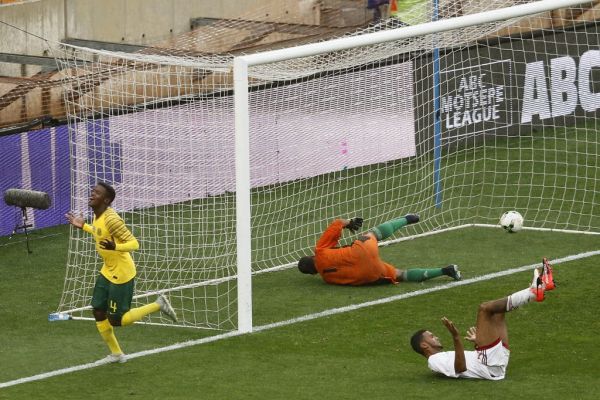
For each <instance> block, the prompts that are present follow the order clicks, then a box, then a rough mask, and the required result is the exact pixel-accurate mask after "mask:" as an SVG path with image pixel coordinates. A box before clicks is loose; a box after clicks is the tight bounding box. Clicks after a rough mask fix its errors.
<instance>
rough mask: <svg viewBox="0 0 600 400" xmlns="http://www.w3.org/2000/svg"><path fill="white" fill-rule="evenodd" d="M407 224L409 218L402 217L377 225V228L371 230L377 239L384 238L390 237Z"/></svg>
mask: <svg viewBox="0 0 600 400" xmlns="http://www.w3.org/2000/svg"><path fill="white" fill-rule="evenodd" d="M406 225H408V220H407V219H406V218H405V217H402V218H398V219H393V220H391V221H388V222H384V223H383V224H381V225H377V226H376V227H375V228H372V229H371V232H373V233H374V234H375V237H377V240H383V239H387V238H389V237H390V236H392V235H393V234H394V232H396V231H397V230H398V229H400V228H402V227H403V226H406Z"/></svg>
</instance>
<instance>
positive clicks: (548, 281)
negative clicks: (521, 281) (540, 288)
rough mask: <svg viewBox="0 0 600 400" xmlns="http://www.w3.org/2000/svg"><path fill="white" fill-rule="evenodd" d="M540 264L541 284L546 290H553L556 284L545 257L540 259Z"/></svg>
mask: <svg viewBox="0 0 600 400" xmlns="http://www.w3.org/2000/svg"><path fill="white" fill-rule="evenodd" d="M542 264H543V266H542V282H543V283H544V286H545V287H546V290H554V288H555V287H556V284H555V283H554V278H553V277H552V266H551V265H550V263H549V262H548V259H547V258H546V257H544V258H543V259H542Z"/></svg>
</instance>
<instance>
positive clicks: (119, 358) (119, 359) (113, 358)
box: [96, 353, 127, 364]
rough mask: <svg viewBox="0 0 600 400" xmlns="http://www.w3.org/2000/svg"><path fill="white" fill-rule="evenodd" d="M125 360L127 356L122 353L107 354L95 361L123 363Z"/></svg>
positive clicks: (98, 362)
mask: <svg viewBox="0 0 600 400" xmlns="http://www.w3.org/2000/svg"><path fill="white" fill-rule="evenodd" d="M125 362H127V357H126V356H125V354H123V353H117V354H109V355H107V356H106V357H104V358H102V359H100V360H98V361H96V363H97V364H114V363H119V364H123V363H125Z"/></svg>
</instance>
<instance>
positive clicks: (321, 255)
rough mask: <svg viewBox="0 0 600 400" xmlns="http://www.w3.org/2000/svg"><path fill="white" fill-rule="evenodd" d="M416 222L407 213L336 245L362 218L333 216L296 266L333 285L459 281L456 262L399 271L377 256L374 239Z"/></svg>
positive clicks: (384, 237)
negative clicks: (347, 243)
mask: <svg viewBox="0 0 600 400" xmlns="http://www.w3.org/2000/svg"><path fill="white" fill-rule="evenodd" d="M416 222H419V216H418V215H415V214H409V215H406V216H405V217H402V218H398V219H394V220H391V221H388V222H386V223H383V224H381V225H378V226H376V227H375V228H372V229H371V230H369V231H368V232H366V233H364V234H361V235H359V236H358V238H357V239H356V240H354V242H352V244H351V245H350V246H343V247H338V242H339V240H340V237H341V236H342V230H343V229H348V230H350V231H351V232H352V233H355V232H356V231H357V230H359V229H360V228H361V227H362V223H363V219H362V218H353V219H350V220H345V219H337V220H335V221H333V222H332V223H331V225H329V227H328V228H327V230H325V232H323V235H322V236H321V238H320V239H319V241H318V242H317V245H316V248H315V255H314V256H308V257H302V258H301V259H300V261H299V262H298V269H299V270H300V272H302V273H304V274H313V275H314V274H317V273H318V274H320V275H321V277H322V278H323V280H324V281H325V282H327V283H331V284H337V285H354V286H357V285H367V284H370V283H378V282H391V283H398V282H399V281H409V282H422V281H424V280H427V279H431V278H435V277H438V276H442V275H447V276H449V277H451V278H453V279H455V280H460V279H461V276H460V271H459V270H458V267H457V266H456V265H448V266H447V267H444V268H427V269H420V268H415V269H409V270H406V271H404V270H400V269H397V268H395V267H394V266H393V265H390V264H388V263H386V262H384V261H382V260H381V258H379V247H378V246H377V242H378V241H380V240H383V239H386V238H388V237H390V236H391V235H392V234H393V233H394V232H395V231H397V230H398V229H400V228H402V227H403V226H406V225H408V224H414V223H416Z"/></svg>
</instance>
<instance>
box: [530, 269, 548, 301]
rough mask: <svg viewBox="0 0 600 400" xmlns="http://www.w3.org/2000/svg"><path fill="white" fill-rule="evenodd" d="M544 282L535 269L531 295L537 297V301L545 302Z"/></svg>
mask: <svg viewBox="0 0 600 400" xmlns="http://www.w3.org/2000/svg"><path fill="white" fill-rule="evenodd" d="M544 286H545V285H544V282H542V278H540V271H539V270H538V269H537V268H535V269H534V270H533V281H531V289H529V290H531V293H533V294H534V295H535V301H544Z"/></svg>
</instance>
